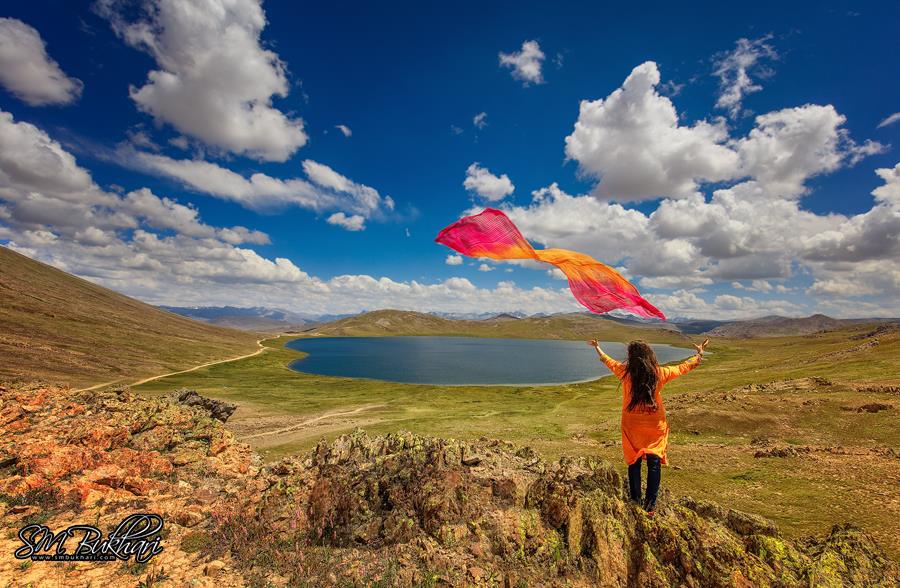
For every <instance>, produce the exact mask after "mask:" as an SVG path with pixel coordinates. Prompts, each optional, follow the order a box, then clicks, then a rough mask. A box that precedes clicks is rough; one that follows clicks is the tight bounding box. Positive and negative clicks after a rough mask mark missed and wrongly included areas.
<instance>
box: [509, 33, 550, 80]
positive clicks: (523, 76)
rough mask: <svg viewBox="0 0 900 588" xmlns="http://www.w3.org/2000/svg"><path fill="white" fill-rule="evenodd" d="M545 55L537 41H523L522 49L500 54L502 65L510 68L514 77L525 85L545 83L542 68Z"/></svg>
mask: <svg viewBox="0 0 900 588" xmlns="http://www.w3.org/2000/svg"><path fill="white" fill-rule="evenodd" d="M545 57H546V56H545V55H544V52H543V51H541V46H540V44H539V43H538V42H537V41H525V42H524V43H522V49H521V51H513V52H512V53H503V52H500V54H499V58H500V66H501V67H508V68H510V70H512V71H511V73H512V77H514V78H515V79H517V80H519V81H521V82H522V84H523V85H525V86H528V85H530V84H543V83H544V76H543V74H542V73H541V68H542V67H543V64H544V58H545Z"/></svg>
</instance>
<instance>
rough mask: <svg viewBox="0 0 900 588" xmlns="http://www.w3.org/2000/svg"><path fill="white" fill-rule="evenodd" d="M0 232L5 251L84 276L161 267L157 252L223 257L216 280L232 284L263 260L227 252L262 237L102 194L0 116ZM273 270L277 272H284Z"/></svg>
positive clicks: (162, 203)
mask: <svg viewBox="0 0 900 588" xmlns="http://www.w3.org/2000/svg"><path fill="white" fill-rule="evenodd" d="M0 229H2V238H3V239H5V240H7V241H10V242H11V243H12V246H15V247H18V248H21V249H22V250H23V251H27V252H30V254H34V255H41V256H43V258H44V259H49V260H53V259H59V260H60V263H61V264H62V265H61V267H63V268H64V269H65V268H75V267H77V268H79V269H80V271H81V273H82V274H84V275H95V274H94V273H92V271H100V270H99V269H96V270H91V267H94V266H93V265H92V264H93V262H95V261H96V263H97V265H96V267H97V268H104V267H105V268H107V269H106V270H105V271H107V272H108V273H110V274H112V273H114V272H115V271H117V270H116V269H115V268H116V264H118V263H121V264H122V265H121V267H123V268H133V267H147V268H160V267H164V266H165V265H166V263H168V262H169V261H171V259H168V260H166V261H164V260H160V259H159V257H158V256H154V252H155V251H158V250H161V248H170V249H171V251H172V252H173V254H174V253H175V252H181V255H182V256H183V259H186V260H187V261H186V263H187V266H186V267H195V266H198V265H202V264H203V263H212V260H214V259H216V258H217V257H218V258H221V259H226V260H230V261H228V264H229V268H228V269H227V270H222V273H221V275H222V276H226V275H229V274H232V275H233V276H234V279H242V276H244V277H247V276H249V277H252V276H254V275H258V274H259V273H260V271H261V270H260V269H259V267H258V266H266V264H268V263H271V262H268V261H267V260H263V259H262V258H259V257H258V256H256V257H254V255H255V254H253V255H250V254H249V253H247V252H246V251H245V250H242V249H239V248H237V247H235V246H236V245H240V244H243V243H251V244H267V243H269V237H268V235H266V234H265V233H263V232H261V231H256V230H251V229H248V228H246V227H242V226H234V227H214V226H211V225H208V224H206V223H204V222H202V220H201V219H200V216H199V212H198V211H197V209H196V208H194V207H193V206H189V205H184V204H181V203H179V202H177V201H175V200H172V199H170V198H166V197H160V196H157V195H156V194H154V193H153V192H152V191H150V190H149V189H147V188H141V189H138V190H133V191H131V192H128V193H127V194H124V195H120V194H116V193H113V192H107V191H105V190H103V189H101V188H100V187H99V186H97V185H96V184H95V183H94V181H93V179H92V178H91V175H90V174H89V173H88V172H87V170H85V169H84V168H82V167H80V166H79V165H78V163H77V162H76V161H75V158H74V157H73V156H72V154H71V153H69V152H68V151H66V150H65V149H64V148H63V147H62V146H61V145H60V144H59V143H58V142H56V141H55V140H53V139H52V138H50V137H49V136H48V135H47V134H46V133H45V132H44V131H42V130H40V129H38V128H37V127H35V126H34V125H31V124H28V123H24V122H16V121H15V120H14V119H13V117H12V115H10V114H9V113H6V112H0ZM247 251H249V250H247ZM62 260H65V261H64V262H63V261H62ZM247 260H249V261H247ZM244 262H246V263H244ZM275 266H278V264H277V262H276V263H275ZM278 267H279V268H280V269H279V270H278V271H279V272H281V273H283V272H284V271H285V269H286V268H287V270H289V269H290V268H289V266H287V265H285V264H284V263H282V264H281V265H280V266H278ZM121 271H125V270H121ZM172 271H175V270H174V269H173V270H172ZM209 271H211V270H209Z"/></svg>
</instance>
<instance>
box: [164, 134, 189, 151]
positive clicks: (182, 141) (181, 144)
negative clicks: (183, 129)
mask: <svg viewBox="0 0 900 588" xmlns="http://www.w3.org/2000/svg"><path fill="white" fill-rule="evenodd" d="M169 145H172V146H173V147H177V148H179V149H181V150H182V151H184V150H186V149H187V148H188V147H189V146H190V143H189V142H188V140H187V137H182V136H181V135H179V136H177V137H172V138H171V139H169Z"/></svg>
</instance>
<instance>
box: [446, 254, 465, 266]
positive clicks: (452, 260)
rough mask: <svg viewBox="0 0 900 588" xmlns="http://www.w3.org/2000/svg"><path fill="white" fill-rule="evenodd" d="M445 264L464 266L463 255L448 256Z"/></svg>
mask: <svg viewBox="0 0 900 588" xmlns="http://www.w3.org/2000/svg"><path fill="white" fill-rule="evenodd" d="M444 263H446V264H447V265H462V263H463V258H462V255H454V254H452V253H451V254H450V255H448V256H447V259H445V260H444Z"/></svg>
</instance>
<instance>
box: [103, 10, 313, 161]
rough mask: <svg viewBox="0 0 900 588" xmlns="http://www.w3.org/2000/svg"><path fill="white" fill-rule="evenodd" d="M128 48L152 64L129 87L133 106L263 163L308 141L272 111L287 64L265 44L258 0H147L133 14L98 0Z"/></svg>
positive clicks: (284, 89) (299, 124) (283, 90)
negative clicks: (197, 0)
mask: <svg viewBox="0 0 900 588" xmlns="http://www.w3.org/2000/svg"><path fill="white" fill-rule="evenodd" d="M95 6H96V9H97V12H98V13H99V14H100V15H102V16H103V17H105V18H107V19H108V20H109V21H110V23H111V25H112V28H113V30H114V31H115V32H116V34H117V35H118V36H119V37H120V38H121V39H122V40H123V41H124V42H125V43H127V44H128V45H130V46H132V47H135V48H136V49H139V50H142V51H145V52H147V53H148V54H150V55H151V56H152V57H153V59H155V60H156V64H157V67H158V69H155V70H153V71H151V72H149V74H148V75H147V81H146V83H144V85H143V86H140V87H138V86H133V87H131V88H130V90H129V94H130V96H131V99H132V100H133V101H134V102H135V104H136V105H137V107H138V108H139V109H140V110H142V111H144V112H146V113H147V114H149V115H151V116H153V118H154V119H155V120H156V121H157V122H159V123H167V124H171V125H172V126H173V127H175V128H176V129H178V131H180V132H181V133H184V134H186V135H190V136H192V137H195V138H197V139H199V140H200V141H202V142H204V143H205V144H207V145H208V146H210V147H212V148H214V149H217V150H221V151H223V152H231V153H236V154H240V155H246V156H248V157H253V158H257V159H261V160H267V161H285V160H286V159H288V158H289V157H290V156H291V155H292V154H293V153H294V152H295V151H296V150H297V149H298V148H300V147H302V146H303V145H305V144H306V141H307V135H306V133H305V132H304V129H303V121H302V120H301V119H299V118H292V117H289V116H287V115H285V114H284V113H283V112H282V111H281V110H279V109H278V108H276V107H275V106H274V105H273V103H272V99H273V97H280V98H283V97H286V96H287V95H288V90H289V83H288V79H287V68H286V66H285V64H284V63H283V62H282V61H281V59H279V57H278V55H277V54H275V53H274V52H273V51H270V50H268V49H265V48H264V47H263V46H262V44H261V42H260V34H261V33H262V30H263V28H264V27H265V25H266V17H265V14H264V12H263V9H262V6H261V3H260V0H232V1H229V2H204V3H193V2H181V1H179V0H148V1H147V2H146V3H144V5H143V7H142V10H141V11H140V12H139V14H138V15H137V16H136V18H133V19H132V18H130V17H132V16H135V15H134V14H133V12H134V11H130V10H128V3H127V2H124V1H122V0H98V2H97V3H96V5H95Z"/></svg>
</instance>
